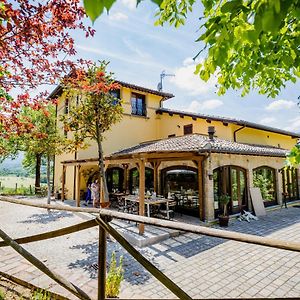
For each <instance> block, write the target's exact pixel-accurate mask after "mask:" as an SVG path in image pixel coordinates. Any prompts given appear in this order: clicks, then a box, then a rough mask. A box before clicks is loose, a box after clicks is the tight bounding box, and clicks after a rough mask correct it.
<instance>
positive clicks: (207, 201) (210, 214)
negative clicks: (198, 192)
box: [203, 157, 215, 221]
mask: <svg viewBox="0 0 300 300" xmlns="http://www.w3.org/2000/svg"><path fill="white" fill-rule="evenodd" d="M210 159H211V158H210V157H208V158H207V159H205V160H204V164H203V167H204V178H203V183H204V201H203V203H204V214H205V221H212V220H214V219H215V208H214V181H213V178H212V174H213V173H212V170H211V164H210V162H209V160H210Z"/></svg>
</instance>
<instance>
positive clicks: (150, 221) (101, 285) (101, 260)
mask: <svg viewBox="0 0 300 300" xmlns="http://www.w3.org/2000/svg"><path fill="white" fill-rule="evenodd" d="M0 201H3V202H7V203H12V204H19V205H26V206H32V207H37V208H44V209H53V210H61V211H69V212H85V213H93V214H96V217H95V219H93V220H90V221H86V222H82V223H80V224H76V225H72V226H69V227H65V228H61V229H58V230H54V231H50V232H46V233H41V234H37V235H33V236H27V237H21V238H18V239H15V240H13V239H12V238H10V237H9V236H8V235H6V234H5V233H4V232H3V231H2V230H0V237H1V238H2V239H3V242H0V247H4V246H5V245H9V246H11V247H13V248H14V249H15V250H16V251H17V252H18V253H19V254H21V255H22V256H23V257H24V258H26V259H27V260H29V261H30V262H31V263H32V264H34V265H35V266H36V267H37V268H38V269H39V270H41V271H42V272H44V273H45V274H47V275H48V276H49V277H51V278H52V279H54V280H55V281H56V282H58V283H59V284H60V285H62V286H63V287H65V288H66V289H67V290H69V291H70V292H72V293H73V294H74V295H76V296H77V297H78V298H79V299H91V298H90V297H89V296H88V295H87V294H85V292H83V291H82V290H80V289H79V288H78V287H76V286H75V285H73V284H72V283H69V282H68V281H66V280H65V279H64V278H61V277H60V276H59V275H58V274H55V273H53V272H52V271H51V270H49V269H48V268H47V267H46V266H45V265H44V264H43V263H42V262H40V261H38V259H37V258H35V257H33V256H32V255H31V254H30V253H28V252H27V251H26V250H25V249H24V248H22V246H20V244H23V243H30V242H34V241H41V240H45V239H49V238H54V237H57V236H62V235H65V234H70V233H73V232H77V231H79V230H84V229H88V228H91V227H94V226H97V225H98V226H99V252H98V264H99V268H98V299H99V300H102V299H105V282H106V263H105V261H106V234H107V233H109V234H110V235H112V236H113V237H114V238H115V239H116V240H117V241H118V242H119V243H120V244H121V245H122V246H123V247H124V248H125V249H126V250H127V251H128V252H129V253H130V254H131V255H132V256H133V257H134V258H135V259H136V260H137V261H138V262H139V263H140V264H141V265H142V266H143V267H145V268H146V269H147V270H148V271H149V272H150V273H151V274H152V275H153V276H154V277H155V278H156V279H158V280H159V281H160V282H161V283H162V284H163V285H164V286H166V287H167V288H168V289H169V290H170V291H172V292H173V293H174V294H175V295H176V296H177V297H179V298H180V299H192V298H191V297H190V296H189V295H188V294H186V293H185V292H184V291H183V290H182V289H181V288H180V287H179V286H178V285H177V284H175V283H174V282H173V281H172V280H171V279H170V278H168V277H167V276H166V275H165V274H163V273H162V272H161V271H160V270H159V269H157V268H156V267H155V266H154V265H153V264H152V263H151V262H149V261H148V260H147V259H146V258H145V257H143V256H142V255H141V254H140V253H139V252H138V251H137V250H136V249H135V248H134V247H133V246H132V245H131V244H130V243H129V242H128V241H127V240H126V239H125V238H124V237H123V236H121V235H120V233H119V232H118V231H116V230H115V229H114V228H113V227H112V226H111V225H110V224H109V222H110V221H111V220H112V219H113V218H116V219H122V220H127V221H134V222H138V223H143V224H146V225H154V226H158V227H164V228H170V229H177V230H180V231H184V232H191V233H196V234H202V235H207V236H212V237H217V238H222V239H227V240H234V241H238V242H243V243H249V244H256V245H261V246H265V247H272V248H276V249H284V250H289V251H296V252H300V243H297V242H286V241H282V240H278V239H272V238H266V237H260V236H255V235H251V234H244V233H237V232H231V231H226V230H220V229H215V228H208V227H205V226H197V225H191V224H186V223H182V222H174V221H167V220H160V219H155V218H148V217H144V216H138V215H132V214H126V213H121V212H116V211H112V210H107V209H96V208H79V207H66V206H63V205H52V204H41V203H36V202H32V201H24V200H19V199H13V198H11V197H4V196H0ZM24 254H25V255H24Z"/></svg>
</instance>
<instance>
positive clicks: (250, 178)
mask: <svg viewBox="0 0 300 300" xmlns="http://www.w3.org/2000/svg"><path fill="white" fill-rule="evenodd" d="M246 176H247V197H248V198H247V199H248V210H249V211H252V210H253V206H252V201H251V195H250V188H253V187H254V181H253V169H252V168H249V167H248V169H247V171H246Z"/></svg>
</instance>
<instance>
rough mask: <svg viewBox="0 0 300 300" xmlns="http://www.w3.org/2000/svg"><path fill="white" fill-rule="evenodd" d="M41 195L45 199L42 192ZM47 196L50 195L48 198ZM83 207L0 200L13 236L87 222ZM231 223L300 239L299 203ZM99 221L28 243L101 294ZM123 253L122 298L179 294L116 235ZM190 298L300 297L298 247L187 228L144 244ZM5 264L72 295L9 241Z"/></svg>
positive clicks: (111, 244) (2, 253)
mask: <svg viewBox="0 0 300 300" xmlns="http://www.w3.org/2000/svg"><path fill="white" fill-rule="evenodd" d="M37 201H45V200H43V199H41V200H37ZM44 203H45V202H44ZM82 221H83V219H82V215H81V216H80V215H78V214H73V213H69V212H57V211H50V212H47V211H46V210H42V209H37V208H32V207H24V206H19V205H15V204H9V203H4V202H0V227H1V229H2V230H4V231H5V232H6V233H7V234H9V235H10V236H12V237H20V236H24V235H32V234H36V233H41V232H45V231H48V230H53V229H57V228H60V227H63V226H69V225H72V224H76V223H79V222H82ZM228 230H234V231H239V232H245V233H251V234H256V235H261V236H269V237H274V238H278V239H282V240H286V241H297V242H300V208H296V207H290V208H288V209H281V210H277V211H272V212H268V214H267V216H266V217H261V218H260V219H259V221H252V222H251V223H247V222H239V221H235V222H231V224H230V227H229V228H228ZM97 238H98V230H97V228H92V229H89V230H85V231H81V232H79V233H75V234H71V235H67V236H63V237H59V238H55V239H52V240H47V241H41V242H36V243H32V244H28V245H24V247H25V248H26V249H27V250H29V251H30V252H32V253H33V254H34V255H36V256H37V257H38V258H39V259H41V260H42V261H44V262H45V264H46V265H47V266H49V267H50V268H51V269H53V270H54V271H56V272H59V273H60V274H61V275H64V276H65V277H66V278H67V279H69V280H70V281H71V282H73V283H74V284H76V285H78V286H80V287H81V288H82V289H83V290H84V291H86V292H87V293H89V294H90V295H91V296H92V297H93V298H96V293H97V289H96V288H97V271H96V270H95V269H94V268H93V265H94V264H95V263H96V262H97ZM112 251H115V252H116V254H117V257H119V256H121V255H122V256H123V257H124V270H125V276H124V280H123V282H122V289H121V295H120V297H121V298H129V299H133V298H136V299H141V298H156V299H157V298H160V299H161V298H174V295H173V294H172V293H171V292H169V291H168V290H167V289H166V288H165V287H163V286H162V285H161V284H160V283H159V282H158V281H157V280H156V279H155V278H153V277H152V276H151V275H150V274H149V273H148V272H147V271H145V270H144V269H143V268H142V267H141V266H140V265H139V264H138V263H137V262H136V261H134V259H133V258H132V257H131V256H130V255H129V254H127V253H126V252H125V250H123V249H122V248H121V246H120V245H119V244H118V243H116V242H115V241H113V240H109V241H108V254H109V255H110V254H111V252H112ZM139 251H140V252H141V253H142V254H143V255H144V256H146V257H147V258H148V259H149V260H150V261H152V262H153V263H154V264H155V265H156V266H157V267H158V268H159V269H160V270H162V271H163V272H164V273H165V274H167V275H168V276H169V277H170V278H171V279H172V280H174V281H175V282H176V283H177V284H178V285H179V286H180V287H182V288H183V289H184V290H185V291H186V292H187V293H188V294H189V295H190V296H192V297H193V298H197V299H199V298H247V297H249V298H251V297H267V298H274V297H279V298H284V297H296V298H300V253H297V252H292V251H286V250H277V249H273V248H268V247H262V246H257V245H250V244H244V243H239V242H235V241H225V240H222V239H217V238H210V237H205V236H200V235H195V234H183V235H180V236H178V237H174V238H170V239H167V240H165V241H162V242H160V243H158V244H155V245H152V246H148V247H145V248H141V249H139ZM0 271H3V272H7V273H9V274H12V275H14V276H16V277H19V278H22V279H24V280H27V281H30V282H31V283H33V284H36V285H39V286H42V287H44V288H48V289H51V290H53V291H55V292H58V293H61V294H63V295H65V296H67V297H69V298H70V299H75V297H74V296H72V295H70V294H69V293H68V292H66V291H65V290H64V289H63V288H61V287H58V286H57V284H56V283H55V282H53V281H52V280H51V279H49V278H48V277H47V276H46V275H43V274H41V272H40V271H38V270H36V268H35V267H33V266H30V264H29V263H27V262H26V261H25V260H24V259H23V258H22V257H20V256H19V255H18V254H17V253H16V252H14V250H12V249H10V248H7V247H5V248H0Z"/></svg>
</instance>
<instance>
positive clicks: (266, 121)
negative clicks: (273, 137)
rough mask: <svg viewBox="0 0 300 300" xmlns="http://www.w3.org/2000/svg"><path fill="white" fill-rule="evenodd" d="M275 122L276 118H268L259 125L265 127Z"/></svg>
mask: <svg viewBox="0 0 300 300" xmlns="http://www.w3.org/2000/svg"><path fill="white" fill-rule="evenodd" d="M275 121H276V119H275V118H274V117H266V118H263V119H261V120H260V122H259V123H260V124H263V125H269V124H271V123H273V122H275Z"/></svg>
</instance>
